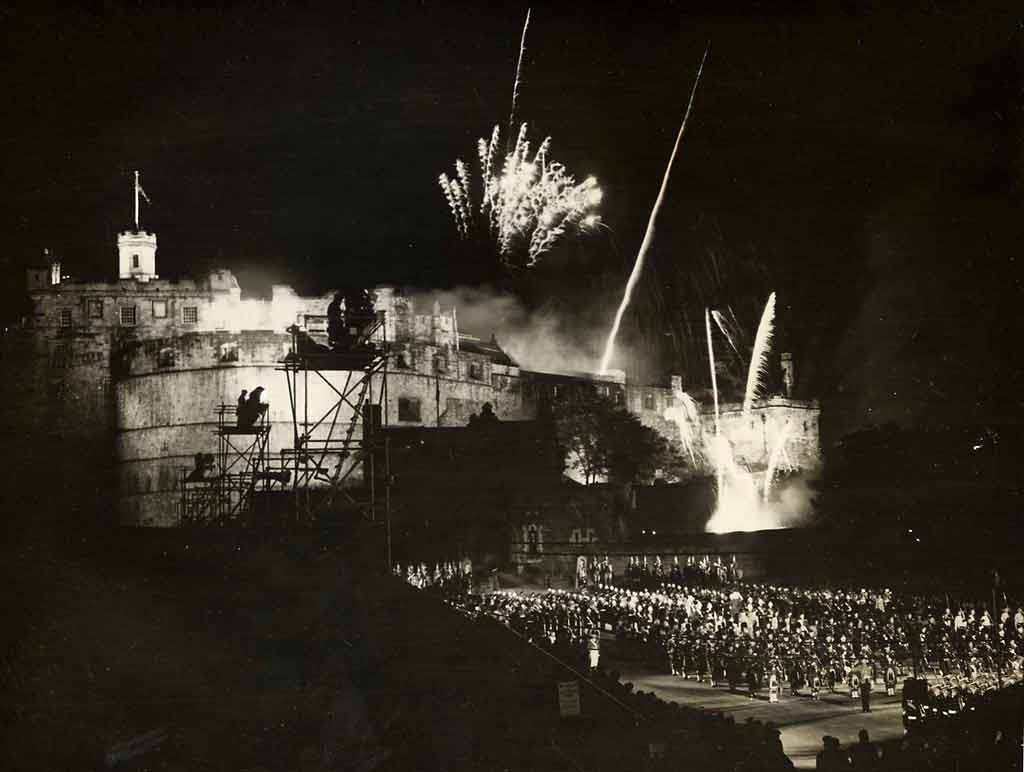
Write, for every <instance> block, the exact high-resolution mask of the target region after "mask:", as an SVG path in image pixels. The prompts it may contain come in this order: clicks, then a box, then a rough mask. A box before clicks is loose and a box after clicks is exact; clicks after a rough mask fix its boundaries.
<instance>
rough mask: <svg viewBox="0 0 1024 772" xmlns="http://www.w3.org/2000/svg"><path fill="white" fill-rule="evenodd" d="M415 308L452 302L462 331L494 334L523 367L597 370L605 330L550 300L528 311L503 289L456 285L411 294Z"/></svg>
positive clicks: (556, 370)
mask: <svg viewBox="0 0 1024 772" xmlns="http://www.w3.org/2000/svg"><path fill="white" fill-rule="evenodd" d="M411 297H412V300H413V302H414V304H415V307H416V312H417V313H421V314H422V313H429V311H430V309H431V308H432V307H433V304H434V302H435V301H436V302H438V303H440V304H441V310H442V311H450V310H451V309H452V308H453V307H454V308H455V309H456V312H457V315H458V325H459V332H460V333H468V334H470V335H474V336H476V337H478V338H481V339H483V340H488V339H490V337H491V336H492V335H494V336H495V337H496V338H497V340H498V343H499V344H500V345H501V347H502V348H503V349H504V350H505V351H507V352H508V353H509V354H510V355H511V356H512V358H513V359H515V360H516V361H517V362H518V363H519V364H520V366H522V367H523V368H525V369H527V370H537V371H540V372H550V373H578V372H586V373H595V372H597V370H598V367H599V365H600V359H601V349H602V347H603V345H604V335H605V334H606V333H607V329H604V328H603V327H602V326H601V325H600V324H599V323H598V322H597V320H593V319H590V318H588V314H587V313H586V312H571V311H569V310H567V309H565V308H561V307H559V305H558V303H557V301H549V302H547V303H545V304H544V305H542V306H541V307H540V308H537V309H535V310H531V309H529V308H527V307H526V306H525V305H524V304H523V303H522V302H521V301H520V300H519V299H518V298H516V297H515V296H514V295H511V294H509V293H507V292H500V291H496V290H493V289H491V288H488V287H456V288H455V289H451V290H438V291H428V292H420V293H413V294H412V296H411Z"/></svg>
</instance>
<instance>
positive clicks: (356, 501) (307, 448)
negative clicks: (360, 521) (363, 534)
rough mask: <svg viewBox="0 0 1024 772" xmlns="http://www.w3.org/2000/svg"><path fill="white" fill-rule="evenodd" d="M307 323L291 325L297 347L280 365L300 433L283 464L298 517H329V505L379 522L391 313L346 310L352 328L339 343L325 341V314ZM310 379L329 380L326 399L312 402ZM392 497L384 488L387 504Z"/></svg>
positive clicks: (305, 319) (295, 434) (284, 454)
mask: <svg viewBox="0 0 1024 772" xmlns="http://www.w3.org/2000/svg"><path fill="white" fill-rule="evenodd" d="M303 322H304V324H303V326H302V327H298V326H292V327H290V328H289V331H290V332H291V333H292V348H291V351H290V352H289V354H288V355H287V356H286V357H285V359H284V360H283V361H282V362H281V366H280V367H279V368H278V369H279V370H281V371H282V372H284V374H285V380H286V382H287V384H288V402H289V408H290V411H291V418H292V435H293V444H292V447H291V448H285V449H282V451H281V459H280V469H281V470H282V471H288V472H289V473H290V475H291V486H292V492H293V499H294V517H295V520H296V522H299V523H303V522H305V523H313V522H317V521H320V522H323V521H324V520H325V516H326V515H327V514H328V513H330V512H333V511H336V510H340V509H356V510H359V511H360V512H361V513H362V514H363V515H364V516H365V517H366V518H367V519H369V520H371V521H376V520H377V514H378V513H377V498H378V496H377V494H378V491H377V490H376V488H377V485H376V483H377V477H378V473H377V472H378V470H377V469H376V464H377V463H378V461H379V460H383V463H384V465H385V469H386V467H387V452H386V447H385V444H384V443H383V440H382V439H381V438H379V437H378V436H377V433H376V431H375V430H376V429H377V428H378V427H380V426H384V425H386V424H387V401H388V398H387V356H388V345H387V336H386V332H385V327H384V314H383V313H377V314H374V315H366V316H358V317H355V316H353V315H348V316H346V318H345V325H346V328H347V330H348V333H349V334H348V335H347V336H346V337H345V339H344V340H343V341H340V342H335V343H334V345H333V346H328V345H324V343H323V342H321V341H323V340H324V338H325V335H324V332H325V327H326V325H325V322H326V317H324V316H317V315H310V314H307V315H305V316H304V317H303ZM311 382H313V383H315V384H322V385H323V386H324V387H326V392H327V394H328V395H329V399H328V401H327V403H326V404H320V405H316V406H313V405H311V404H310V384H311ZM322 391H323V389H322ZM311 411H313V412H312V413H311ZM384 480H385V486H387V484H388V482H387V477H386V475H385V476H384ZM386 501H387V496H386V494H385V510H386V509H387V506H386Z"/></svg>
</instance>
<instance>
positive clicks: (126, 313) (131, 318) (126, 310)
mask: <svg viewBox="0 0 1024 772" xmlns="http://www.w3.org/2000/svg"><path fill="white" fill-rule="evenodd" d="M121 324H122V325H123V326H125V327H134V326H135V306H121Z"/></svg>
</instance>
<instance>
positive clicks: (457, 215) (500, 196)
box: [439, 123, 601, 267]
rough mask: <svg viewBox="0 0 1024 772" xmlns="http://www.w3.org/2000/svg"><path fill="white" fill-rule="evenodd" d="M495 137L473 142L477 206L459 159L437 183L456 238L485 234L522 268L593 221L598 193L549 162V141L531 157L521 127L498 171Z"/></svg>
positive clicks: (494, 134) (590, 180)
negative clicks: (477, 164) (450, 173)
mask: <svg viewBox="0 0 1024 772" xmlns="http://www.w3.org/2000/svg"><path fill="white" fill-rule="evenodd" d="M500 134H501V132H500V130H499V128H498V127H497V126H495V127H494V130H493V131H492V132H491V138H490V140H486V139H481V140H479V142H478V143H477V156H478V158H479V161H480V191H479V202H477V203H474V201H473V198H474V196H473V191H472V190H471V187H470V180H469V174H468V171H467V169H466V164H464V163H463V162H462V161H461V160H457V161H456V162H455V176H454V177H449V176H448V175H447V174H442V175H441V176H440V178H439V183H440V185H441V190H442V192H443V193H444V196H445V200H446V201H447V202H448V207H449V209H450V210H451V213H452V219H453V221H454V223H455V229H456V231H457V232H458V234H459V238H462V239H468V238H471V237H472V236H473V235H474V234H476V233H478V232H480V231H481V230H485V231H486V233H487V234H488V236H489V237H490V238H492V239H493V240H494V242H495V245H496V246H497V249H498V254H499V256H500V258H501V261H502V262H503V263H504V264H506V265H508V266H515V267H527V266H531V265H534V264H535V263H536V262H537V260H538V259H539V258H540V257H541V256H542V255H543V254H544V253H545V252H548V251H550V250H551V249H552V248H553V247H554V246H555V244H557V243H558V241H559V240H560V239H562V238H563V237H565V236H567V235H568V234H570V233H572V232H579V231H583V230H588V229H590V228H591V227H593V226H594V225H595V224H596V223H597V222H598V216H597V214H596V209H597V206H598V205H599V204H600V203H601V189H600V187H598V185H597V180H596V179H594V178H593V177H587V178H586V179H585V180H583V181H582V182H579V183H577V182H576V180H575V178H574V177H573V176H572V175H571V174H569V173H568V172H567V171H566V169H565V166H563V165H562V164H560V163H558V162H557V161H552V160H550V158H549V157H548V153H549V150H550V147H551V138H550V137H548V138H546V139H545V140H544V141H543V142H541V143H540V146H539V147H538V148H537V150H536V152H535V153H532V154H531V147H530V141H529V139H528V138H527V127H526V124H525V123H524V124H523V125H522V126H521V127H520V128H519V134H518V136H517V138H516V144H515V146H514V147H513V148H512V151H511V152H510V153H508V154H507V155H506V156H505V160H504V162H503V163H502V164H501V168H500V170H499V169H497V168H496V164H495V160H496V158H497V156H498V145H499V142H500V141H501V136H500Z"/></svg>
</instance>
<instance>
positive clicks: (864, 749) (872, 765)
mask: <svg viewBox="0 0 1024 772" xmlns="http://www.w3.org/2000/svg"><path fill="white" fill-rule="evenodd" d="M857 737H858V742H857V744H856V745H854V746H853V747H852V748H850V762H851V763H852V764H853V768H854V769H855V770H858V772H874V770H877V769H878V750H877V749H876V748H875V746H874V745H873V744H872V743H871V742H870V741H869V740H868V730H867V729H861V730H860V732H859V733H858V734H857Z"/></svg>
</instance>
